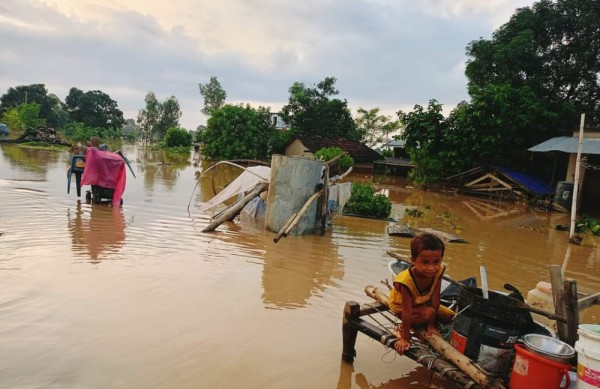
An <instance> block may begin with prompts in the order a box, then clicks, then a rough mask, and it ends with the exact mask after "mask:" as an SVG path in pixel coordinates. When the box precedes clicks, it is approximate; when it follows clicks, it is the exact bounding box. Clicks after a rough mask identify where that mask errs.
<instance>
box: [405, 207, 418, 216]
mask: <svg viewBox="0 0 600 389" xmlns="http://www.w3.org/2000/svg"><path fill="white" fill-rule="evenodd" d="M404 213H405V214H407V215H408V216H412V217H421V216H423V211H421V210H420V209H419V208H413V209H411V208H406V209H405V210H404Z"/></svg>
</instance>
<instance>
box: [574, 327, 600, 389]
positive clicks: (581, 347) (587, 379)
mask: <svg viewBox="0 0 600 389" xmlns="http://www.w3.org/2000/svg"><path fill="white" fill-rule="evenodd" d="M577 333H578V334H579V340H578V341H577V342H575V351H577V385H576V386H575V387H576V388H577V389H592V388H600V325H598V324H580V325H579V329H578V330H577Z"/></svg>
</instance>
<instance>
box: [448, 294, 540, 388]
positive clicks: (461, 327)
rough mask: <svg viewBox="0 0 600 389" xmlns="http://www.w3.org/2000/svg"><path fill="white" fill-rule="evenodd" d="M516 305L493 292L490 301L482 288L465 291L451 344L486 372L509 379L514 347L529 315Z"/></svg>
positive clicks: (514, 302) (455, 321) (460, 298)
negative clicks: (484, 295)
mask: <svg viewBox="0 0 600 389" xmlns="http://www.w3.org/2000/svg"><path fill="white" fill-rule="evenodd" d="M516 303H517V301H516V300H514V299H512V298H510V297H508V296H505V295H503V294H500V293H497V292H493V291H490V292H489V299H485V298H483V292H482V290H481V289H478V288H461V289H460V294H459V297H458V310H459V314H457V315H456V316H455V318H454V320H453V322H452V332H451V333H450V344H452V346H453V347H454V348H456V349H457V350H458V351H460V352H461V353H463V354H464V355H466V356H467V357H469V358H470V359H472V360H474V361H476V362H477V363H478V364H479V365H480V366H481V367H482V368H484V369H485V370H487V371H489V372H491V373H493V374H494V375H497V376H502V377H505V376H506V375H507V374H508V370H509V367H510V360H511V358H512V355H513V346H514V344H515V343H516V342H517V339H518V338H519V336H520V335H521V333H520V332H521V328H522V327H523V325H524V324H526V323H527V320H528V315H529V312H528V311H526V310H525V309H523V308H519V307H518V306H517V304H516Z"/></svg>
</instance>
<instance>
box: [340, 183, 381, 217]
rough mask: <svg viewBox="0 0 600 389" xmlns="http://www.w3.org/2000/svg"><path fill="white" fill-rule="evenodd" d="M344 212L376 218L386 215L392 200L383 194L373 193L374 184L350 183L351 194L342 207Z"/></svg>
mask: <svg viewBox="0 0 600 389" xmlns="http://www.w3.org/2000/svg"><path fill="white" fill-rule="evenodd" d="M344 211H345V212H346V213H353V214H356V215H361V216H372V217H378V218H384V217H388V216H389V215H390V212H391V211H392V202H391V201H390V199H388V198H387V197H386V196H385V195H382V194H375V186H374V185H373V184H370V183H358V182H353V183H352V194H351V196H350V199H349V200H348V203H347V204H346V206H345V207H344Z"/></svg>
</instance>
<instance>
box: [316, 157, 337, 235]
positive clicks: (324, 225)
mask: <svg viewBox="0 0 600 389" xmlns="http://www.w3.org/2000/svg"><path fill="white" fill-rule="evenodd" d="M342 155H343V154H342ZM340 156H341V155H339V156H338V157H340ZM334 159H336V158H334ZM324 167H325V169H324V170H323V184H324V185H325V186H324V187H323V200H322V204H321V212H320V213H321V231H320V233H321V236H323V235H325V229H326V228H327V214H328V213H329V164H325V166H324Z"/></svg>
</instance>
